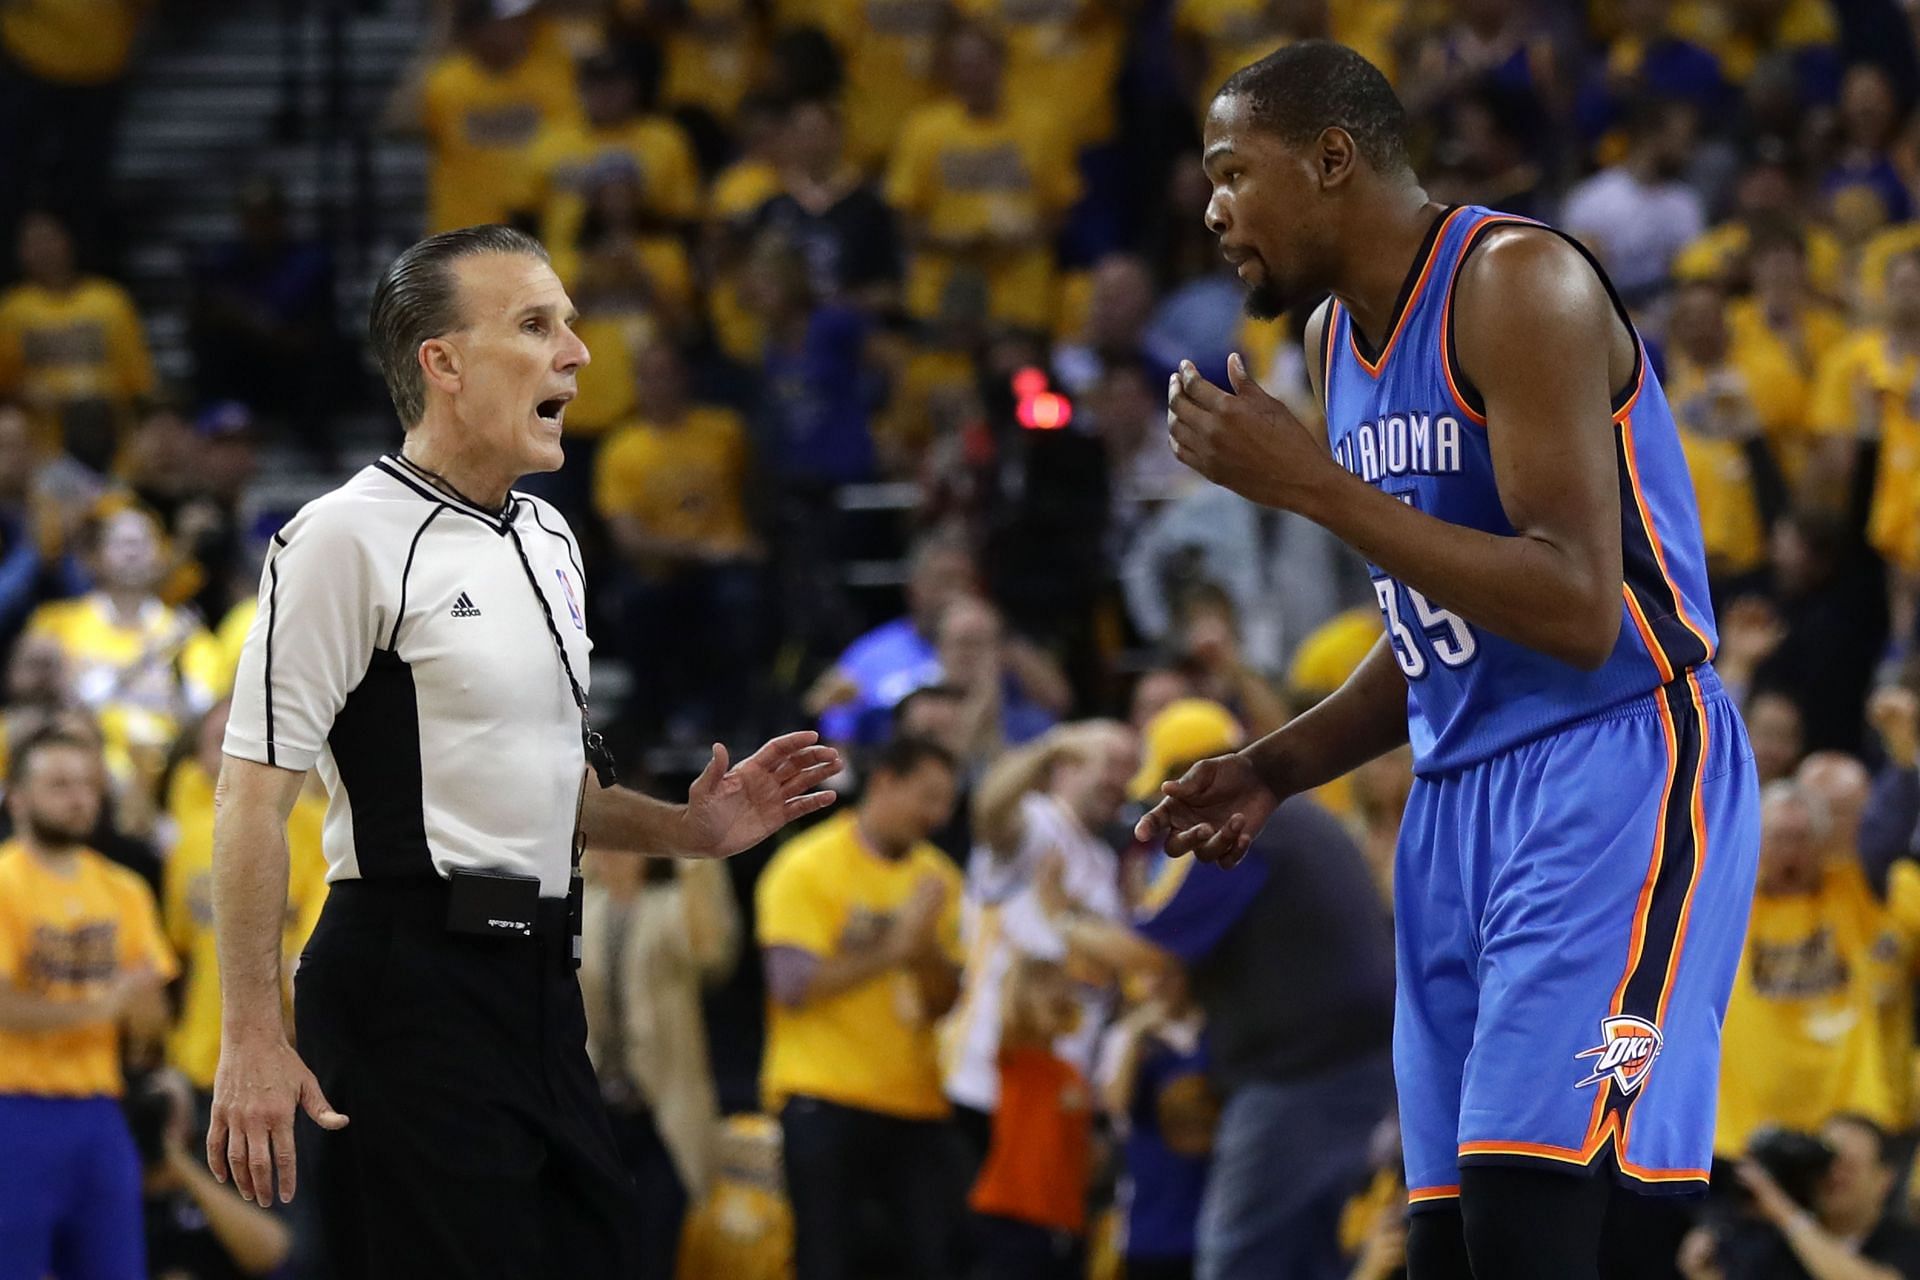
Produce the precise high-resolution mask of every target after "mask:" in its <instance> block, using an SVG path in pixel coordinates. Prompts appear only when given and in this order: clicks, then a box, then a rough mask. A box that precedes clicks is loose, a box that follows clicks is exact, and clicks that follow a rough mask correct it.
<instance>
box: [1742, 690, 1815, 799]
mask: <svg viewBox="0 0 1920 1280" xmlns="http://www.w3.org/2000/svg"><path fill="white" fill-rule="evenodd" d="M1746 721H1747V736H1748V737H1749V738H1750V739H1751V740H1752V742H1753V763H1754V768H1755V769H1756V771H1757V772H1758V773H1759V775H1760V782H1761V784H1762V785H1765V784H1766V783H1769V782H1780V781H1782V780H1784V779H1787V778H1790V777H1792V776H1793V771H1794V770H1795V769H1797V768H1799V767H1800V760H1801V757H1802V756H1803V755H1804V754H1805V752H1806V733H1805V729H1804V728H1803V726H1802V723H1801V719H1800V708H1799V706H1798V705H1796V704H1795V702H1794V700H1793V699H1792V698H1790V697H1788V696H1787V695H1786V694H1784V693H1780V692H1777V691H1775V690H1771V689H1762V690H1759V691H1757V692H1755V693H1754V694H1753V696H1752V697H1750V698H1748V699H1747V711H1746Z"/></svg>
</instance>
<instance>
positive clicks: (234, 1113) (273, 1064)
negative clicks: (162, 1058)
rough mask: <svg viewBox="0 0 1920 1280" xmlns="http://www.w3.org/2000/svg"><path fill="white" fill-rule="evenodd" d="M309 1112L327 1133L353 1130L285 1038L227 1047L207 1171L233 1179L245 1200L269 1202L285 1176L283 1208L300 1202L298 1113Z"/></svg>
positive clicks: (217, 1083) (216, 1083)
mask: <svg viewBox="0 0 1920 1280" xmlns="http://www.w3.org/2000/svg"><path fill="white" fill-rule="evenodd" d="M297 1107H304V1108H305V1109H306V1112H307V1114H308V1115H309V1116H312V1117H313V1122H314V1123H315V1124H317V1125H319V1126H320V1127H321V1128H322V1129H327V1130H334V1129H344V1128H346V1127H347V1117H345V1116H343V1115H341V1114H340V1113H339V1112H338V1111H335V1110H334V1109H333V1104H332V1103H330V1102H328V1101H327V1097H326V1095H325V1094H323V1093H321V1092H320V1082H319V1081H318V1080H316V1079H314V1076H313V1072H311V1071H309V1070H307V1064H306V1063H304V1062H302V1061H300V1055H299V1054H297V1053H295V1052H294V1051H293V1046H292V1045H290V1044H288V1043H287V1040H286V1037H285V1036H284V1035H280V1034H277V1033H276V1034H274V1035H271V1036H262V1037H260V1038H258V1039H255V1040H251V1041H247V1040H237V1039H229V1040H228V1041H227V1042H226V1043H224V1044H222V1045H221V1047H220V1067H219V1069H218V1070H217V1071H216V1072H215V1073H214V1077H213V1119H212V1123H210V1124H209V1125H208V1126H207V1168H208V1169H209V1170H211V1171H212V1173H213V1176H214V1177H215V1178H217V1179H219V1180H220V1181H221V1182H225V1181H226V1180H227V1179H228V1178H229V1177H231V1178H232V1179H233V1185H234V1187H235V1188H236V1189H237V1190H238V1191H239V1192H240V1196H241V1198H242V1199H244V1200H251V1201H253V1203H255V1204H258V1205H265V1204H266V1203H267V1201H268V1199H269V1198H270V1197H271V1196H272V1195H273V1183H274V1175H275V1174H276V1173H278V1174H279V1178H280V1203H281V1204H286V1203H288V1202H289V1201H291V1200H292V1199H293V1192H294V1182H295V1174H294V1159H293V1114H294V1110H295V1108H297Z"/></svg>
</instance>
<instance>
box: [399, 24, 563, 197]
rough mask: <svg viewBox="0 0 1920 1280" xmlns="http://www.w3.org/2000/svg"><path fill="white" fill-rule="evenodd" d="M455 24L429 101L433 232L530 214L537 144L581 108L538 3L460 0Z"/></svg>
mask: <svg viewBox="0 0 1920 1280" xmlns="http://www.w3.org/2000/svg"><path fill="white" fill-rule="evenodd" d="M454 22H455V36H456V40H457V44H456V46H455V47H454V48H453V49H451V50H449V51H448V52H446V53H444V54H442V55H441V56H440V57H439V58H438V59H437V60H436V61H435V62H434V64H433V67H432V69H431V70H429V71H428V73H427V78H426V84H425V87H424V89H423V90H422V98H421V108H420V127H421V129H422V131H423V132H425V134H426V138H427V149H428V168H427V226H426V230H427V232H428V233H429V234H432V233H435V232H440V231H451V230H452V229H453V228H455V227H470V226H475V225H478V224H480V223H486V222H507V221H510V220H511V219H512V218H513V216H514V215H515V214H516V213H518V214H523V215H528V214H531V213H532V211H533V207H534V204H535V201H536V200H537V198H538V194H539V186H538V173H537V171H536V170H535V169H534V167H533V164H532V160H533V147H534V144H535V142H536V140H537V139H538V138H539V136H540V134H541V131H542V130H543V129H546V128H548V127H555V126H563V125H566V124H570V123H572V122H573V121H575V120H577V119H578V117H579V115H580V101H579V93H578V90H577V88H576V86H575V83H574V66H573V59H572V58H571V57H570V56H569V55H568V53H567V50H566V46H565V44H564V43H563V42H562V41H561V38H560V33H559V32H558V31H557V30H556V29H555V28H554V26H553V25H552V24H551V23H550V22H548V21H547V19H546V18H544V17H543V16H542V15H541V14H540V5H539V3H538V0H457V4H456V7H455V19H454Z"/></svg>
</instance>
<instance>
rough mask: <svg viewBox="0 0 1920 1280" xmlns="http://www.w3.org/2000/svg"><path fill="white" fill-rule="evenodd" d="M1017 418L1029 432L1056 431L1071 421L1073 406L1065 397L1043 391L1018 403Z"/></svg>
mask: <svg viewBox="0 0 1920 1280" xmlns="http://www.w3.org/2000/svg"><path fill="white" fill-rule="evenodd" d="M1018 417H1019V419H1020V425H1021V426H1023V427H1025V428H1026V429H1027V430H1029V431H1058V430H1060V429H1061V428H1062V427H1064V426H1066V425H1067V424H1068V423H1070V422H1072V421H1073V404H1072V402H1070V401H1069V400H1068V399H1067V398H1066V397H1065V396H1062V395H1055V394H1054V393H1053V392H1051V391H1043V392H1041V393H1040V394H1039V395H1037V396H1034V397H1033V398H1032V399H1030V400H1022V401H1021V402H1020V408H1019V411H1018Z"/></svg>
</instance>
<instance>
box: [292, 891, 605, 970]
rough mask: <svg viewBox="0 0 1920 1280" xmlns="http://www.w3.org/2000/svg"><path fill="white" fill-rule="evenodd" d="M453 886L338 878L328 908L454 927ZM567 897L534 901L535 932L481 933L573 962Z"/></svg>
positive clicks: (438, 929) (429, 927)
mask: <svg viewBox="0 0 1920 1280" xmlns="http://www.w3.org/2000/svg"><path fill="white" fill-rule="evenodd" d="M451 893H452V886H451V885H450V884H449V883H448V882H447V881H446V880H444V879H442V878H440V877H439V876H434V877H432V878H431V879H427V878H417V879H415V878H409V879H394V880H336V881H334V882H333V884H331V885H329V886H328V888H327V906H326V909H327V910H328V911H338V912H341V913H344V914H346V915H350V916H361V917H373V918H378V919H382V920H386V921H390V922H392V923H395V924H399V925H403V926H405V927H408V928H411V929H417V930H420V931H421V932H426V933H442V934H444V933H449V932H450V930H448V928H447V904H448V900H449V898H450V896H451ZM568 905H569V904H568V901H567V899H565V898H540V899H538V900H537V902H536V904H535V910H534V919H533V933H532V936H528V935H525V934H520V933H508V932H502V933H500V934H498V935H490V936H488V937H486V938H484V939H480V941H483V942H485V943H487V944H489V945H494V946H502V947H515V946H518V947H527V948H535V949H539V950H545V951H551V952H553V953H554V954H555V955H556V956H559V957H561V958H564V959H566V960H567V961H568V962H569V963H571V961H572V959H573V929H572V927H571V923H572V922H571V920H570V918H569V917H570V912H569V910H568Z"/></svg>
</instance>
